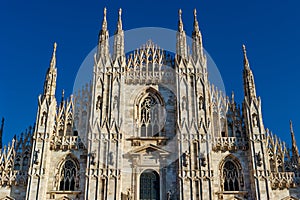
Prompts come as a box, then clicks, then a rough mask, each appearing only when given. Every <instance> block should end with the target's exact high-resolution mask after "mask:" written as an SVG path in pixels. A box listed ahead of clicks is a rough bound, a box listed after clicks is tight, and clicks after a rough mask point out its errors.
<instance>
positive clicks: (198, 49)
mask: <svg viewBox="0 0 300 200" xmlns="http://www.w3.org/2000/svg"><path fill="white" fill-rule="evenodd" d="M192 38H193V58H194V61H196V60H197V59H200V60H201V61H203V59H204V55H203V44H202V34H201V32H200V29H199V23H198V20H197V10H196V8H195V9H194V30H193V33H192Z"/></svg>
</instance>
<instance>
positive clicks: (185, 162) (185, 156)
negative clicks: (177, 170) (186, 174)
mask: <svg viewBox="0 0 300 200" xmlns="http://www.w3.org/2000/svg"><path fill="white" fill-rule="evenodd" d="M189 158H190V154H189V153H188V151H185V152H184V153H183V155H182V161H183V166H185V167H188V166H189Z"/></svg>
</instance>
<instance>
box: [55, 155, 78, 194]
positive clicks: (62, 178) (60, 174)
mask: <svg viewBox="0 0 300 200" xmlns="http://www.w3.org/2000/svg"><path fill="white" fill-rule="evenodd" d="M79 171H80V164H79V161H78V159H77V158H76V157H75V156H74V155H73V154H67V155H66V156H64V157H63V159H61V160H60V162H59V164H58V165H57V168H56V173H55V189H56V190H60V191H74V190H77V188H78V187H79V177H80V176H79Z"/></svg>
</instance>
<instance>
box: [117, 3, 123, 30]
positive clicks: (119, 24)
mask: <svg viewBox="0 0 300 200" xmlns="http://www.w3.org/2000/svg"><path fill="white" fill-rule="evenodd" d="M121 17H122V8H120V9H119V18H118V29H117V31H120V30H122V18H121Z"/></svg>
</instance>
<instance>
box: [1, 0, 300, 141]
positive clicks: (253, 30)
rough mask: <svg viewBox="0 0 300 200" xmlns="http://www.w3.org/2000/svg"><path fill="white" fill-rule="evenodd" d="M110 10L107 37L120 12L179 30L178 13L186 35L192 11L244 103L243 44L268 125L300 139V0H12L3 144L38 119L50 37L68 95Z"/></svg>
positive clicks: (4, 65) (7, 8) (133, 23)
mask: <svg viewBox="0 0 300 200" xmlns="http://www.w3.org/2000/svg"><path fill="white" fill-rule="evenodd" d="M104 6H106V7H107V9H108V16H107V18H108V28H109V30H110V34H113V33H114V31H115V29H116V20H117V13H118V9H119V8H120V7H121V8H122V9H123V28H124V29H125V30H130V29H133V28H139V27H164V28H169V29H174V30H176V29H177V12H178V9H179V8H181V9H182V10H183V21H184V28H185V30H186V33H187V35H189V36H191V32H192V24H193V9H194V8H197V11H198V12H197V13H198V20H199V24H200V28H201V31H202V35H203V42H204V47H205V49H206V51H207V52H208V53H209V54H210V55H211V57H212V58H213V60H214V62H215V63H216V65H217V66H218V68H219V70H220V72H221V75H222V78H223V81H224V83H225V86H226V91H227V93H228V94H230V93H231V91H232V90H234V91H235V96H236V100H237V101H238V103H241V102H242V98H243V85H242V68H243V56H242V51H241V45H242V44H244V43H245V44H246V46H247V51H248V57H249V60H250V65H251V68H252V70H253V73H254V76H255V82H256V87H257V93H258V95H259V96H261V98H262V110H263V117H264V124H265V127H268V128H269V129H271V130H272V131H273V132H274V133H276V134H277V135H279V136H280V137H281V138H282V139H284V140H285V141H287V142H288V143H290V135H289V120H290V119H292V120H293V122H294V130H295V132H296V138H297V140H298V143H300V118H299V113H300V112H299V111H300V104H299V103H298V99H299V97H300V94H299V89H298V87H299V85H300V78H299V75H298V74H299V72H300V59H299V53H300V51H299V47H300V37H299V36H300V26H299V25H300V12H299V8H300V2H299V1H297V0H293V1H291V0H287V1H285V2H283V1H279V0H272V1H271V0H266V1H256V0H255V1H240V0H230V1H215V0H202V1H194V0H191V1H188V2H187V1H178V0H174V1H170V0H168V1H161V0H160V1H159V0H151V1H149V0H148V1H145V0H141V1H133V0H128V1H112V0H110V1H107V0H102V1H100V0H97V1H96V0H91V1H88V2H87V1H67V0H51V1H49V0H47V1H17V0H10V1H8V0H4V1H1V3H0V20H1V21H0V22H1V23H0V24H1V32H0V36H1V37H0V44H1V48H0V60H1V78H0V87H1V98H0V116H4V117H5V119H6V124H5V130H4V134H5V135H4V143H8V141H9V140H11V138H12V137H13V135H14V134H19V133H21V132H22V131H24V130H25V129H26V127H28V126H29V125H30V124H33V123H34V121H35V117H36V110H37V97H38V95H39V94H40V93H42V89H43V82H44V77H45V73H46V70H47V68H48V66H49V61H50V57H51V53H52V45H53V42H54V41H56V42H57V43H58V50H57V67H58V80H57V96H58V98H57V99H60V91H61V90H62V89H65V91H66V95H67V96H68V95H70V94H71V93H72V87H73V82H74V79H75V76H76V73H77V70H78V69H79V67H80V65H81V63H82V61H83V60H84V58H85V57H86V55H87V54H88V53H89V52H90V50H92V49H93V48H94V47H95V45H96V43H97V36H98V31H99V29H100V27H101V22H102V15H103V7H104Z"/></svg>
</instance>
